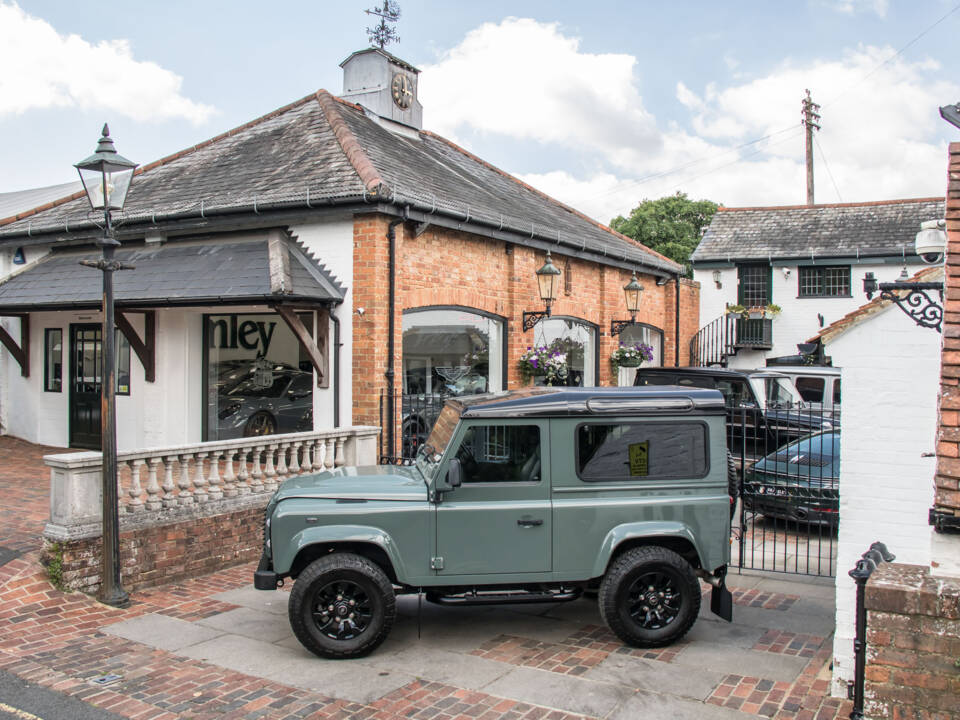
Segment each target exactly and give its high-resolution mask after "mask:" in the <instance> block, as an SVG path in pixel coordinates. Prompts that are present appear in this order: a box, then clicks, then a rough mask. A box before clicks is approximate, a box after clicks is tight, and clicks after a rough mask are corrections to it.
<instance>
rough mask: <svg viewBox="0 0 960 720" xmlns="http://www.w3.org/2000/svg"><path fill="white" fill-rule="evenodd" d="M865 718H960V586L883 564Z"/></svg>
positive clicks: (919, 569) (871, 597)
mask: <svg viewBox="0 0 960 720" xmlns="http://www.w3.org/2000/svg"><path fill="white" fill-rule="evenodd" d="M866 606H867V609H868V611H869V612H868V620H867V628H868V630H867V642H868V643H869V645H868V650H867V669H866V681H867V682H866V693H865V694H866V703H865V711H866V716H867V717H869V718H882V719H884V720H887V719H889V720H954V719H955V718H957V717H960V669H958V663H960V581H958V580H956V579H954V580H948V579H943V578H935V577H932V576H931V575H930V572H929V568H927V567H924V566H919V565H902V564H888V563H884V564H881V565H880V567H879V568H878V569H877V571H876V572H875V573H874V574H873V576H872V577H871V579H870V582H869V584H868V585H867V593H866Z"/></svg>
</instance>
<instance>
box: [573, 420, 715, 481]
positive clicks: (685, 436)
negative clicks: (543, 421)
mask: <svg viewBox="0 0 960 720" xmlns="http://www.w3.org/2000/svg"><path fill="white" fill-rule="evenodd" d="M706 472H707V427H706V425H703V424H701V423H656V424H655V423H616V424H601V423H596V424H594V423H590V424H586V425H580V426H579V427H578V428H577V474H578V475H579V476H580V479H581V480H585V481H587V482H615V481H623V480H647V479H657V480H661V479H662V480H668V479H671V478H689V477H702V476H703V475H705V474H706Z"/></svg>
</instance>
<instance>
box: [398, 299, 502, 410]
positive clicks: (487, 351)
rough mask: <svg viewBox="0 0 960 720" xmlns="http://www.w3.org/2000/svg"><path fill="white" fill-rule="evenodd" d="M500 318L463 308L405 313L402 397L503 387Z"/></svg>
mask: <svg viewBox="0 0 960 720" xmlns="http://www.w3.org/2000/svg"><path fill="white" fill-rule="evenodd" d="M505 327H506V324H505V322H504V319H503V318H501V317H498V316H496V315H492V314H490V313H485V312H483V311H482V310H475V309H473V308H462V307H429V308H414V309H411V310H404V311H403V393H404V394H405V395H472V394H475V393H483V392H496V391H499V390H502V389H503V387H504V384H505V383H504V376H503V364H504V361H503V358H504V352H505V347H506V341H505V340H506V339H505V336H504V330H505Z"/></svg>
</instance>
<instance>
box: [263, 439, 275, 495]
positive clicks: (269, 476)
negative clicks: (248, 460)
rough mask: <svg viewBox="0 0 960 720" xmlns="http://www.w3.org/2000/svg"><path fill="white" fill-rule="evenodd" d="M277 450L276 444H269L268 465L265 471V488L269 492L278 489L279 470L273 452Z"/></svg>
mask: <svg viewBox="0 0 960 720" xmlns="http://www.w3.org/2000/svg"><path fill="white" fill-rule="evenodd" d="M276 451H277V446H276V445H267V451H266V452H267V466H266V468H265V469H264V471H263V475H264V477H265V478H266V480H265V481H264V483H263V489H264V490H265V491H267V492H269V493H272V492H273V491H274V490H276V489H277V470H276V468H275V467H274V464H273V454H274V453H275V452H276Z"/></svg>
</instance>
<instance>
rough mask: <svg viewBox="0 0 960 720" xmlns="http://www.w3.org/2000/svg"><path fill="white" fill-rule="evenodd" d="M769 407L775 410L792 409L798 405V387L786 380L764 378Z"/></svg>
mask: <svg viewBox="0 0 960 720" xmlns="http://www.w3.org/2000/svg"><path fill="white" fill-rule="evenodd" d="M764 384H765V385H766V398H767V407H768V408H770V409H773V410H783V409H786V408H792V407H794V405H796V404H797V394H796V387H795V386H794V385H793V383H792V382H791V381H790V380H788V379H786V378H776V377H773V378H764Z"/></svg>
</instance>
